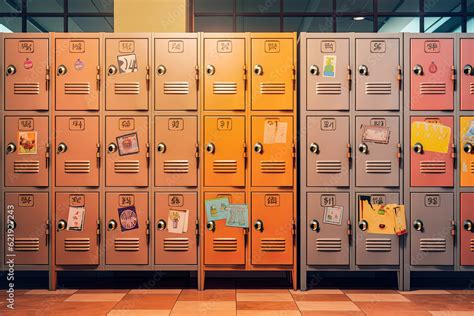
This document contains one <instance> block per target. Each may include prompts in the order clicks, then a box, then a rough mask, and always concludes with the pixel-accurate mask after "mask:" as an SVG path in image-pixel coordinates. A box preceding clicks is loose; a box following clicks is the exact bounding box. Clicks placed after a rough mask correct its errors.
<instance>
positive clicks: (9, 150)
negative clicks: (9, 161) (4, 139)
mask: <svg viewBox="0 0 474 316" xmlns="http://www.w3.org/2000/svg"><path fill="white" fill-rule="evenodd" d="M15 151H16V145H15V144H14V143H9V144H8V145H7V149H6V152H7V154H12V153H14V152H15Z"/></svg>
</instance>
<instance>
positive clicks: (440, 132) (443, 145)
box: [411, 121, 451, 154]
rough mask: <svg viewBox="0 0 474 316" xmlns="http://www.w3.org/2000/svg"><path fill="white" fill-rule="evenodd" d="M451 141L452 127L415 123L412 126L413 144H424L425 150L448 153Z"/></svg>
mask: <svg viewBox="0 0 474 316" xmlns="http://www.w3.org/2000/svg"><path fill="white" fill-rule="evenodd" d="M450 140H451V127H449V126H445V125H442V124H439V123H430V122H420V121H415V122H413V123H412V125H411V143H412V144H416V143H420V144H423V150H426V151H431V152H435V153H444V154H445V153H447V152H448V150H449V145H450V144H449V143H450Z"/></svg>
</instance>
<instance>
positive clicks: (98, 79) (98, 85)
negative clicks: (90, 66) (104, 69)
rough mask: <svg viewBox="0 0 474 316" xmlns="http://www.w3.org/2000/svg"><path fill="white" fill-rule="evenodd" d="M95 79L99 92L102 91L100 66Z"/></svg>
mask: <svg viewBox="0 0 474 316" xmlns="http://www.w3.org/2000/svg"><path fill="white" fill-rule="evenodd" d="M95 78H96V79H95V80H96V83H97V90H100V66H97V73H96V77H95Z"/></svg>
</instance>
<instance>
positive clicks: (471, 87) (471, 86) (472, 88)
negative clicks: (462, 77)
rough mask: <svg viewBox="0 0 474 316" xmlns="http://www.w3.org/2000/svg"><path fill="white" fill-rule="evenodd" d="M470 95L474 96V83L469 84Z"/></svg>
mask: <svg viewBox="0 0 474 316" xmlns="http://www.w3.org/2000/svg"><path fill="white" fill-rule="evenodd" d="M469 93H470V94H474V82H471V83H470V84H469Z"/></svg>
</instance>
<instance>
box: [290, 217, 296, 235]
mask: <svg viewBox="0 0 474 316" xmlns="http://www.w3.org/2000/svg"><path fill="white" fill-rule="evenodd" d="M291 234H292V235H293V236H295V235H296V222H295V219H292V220H291Z"/></svg>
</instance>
